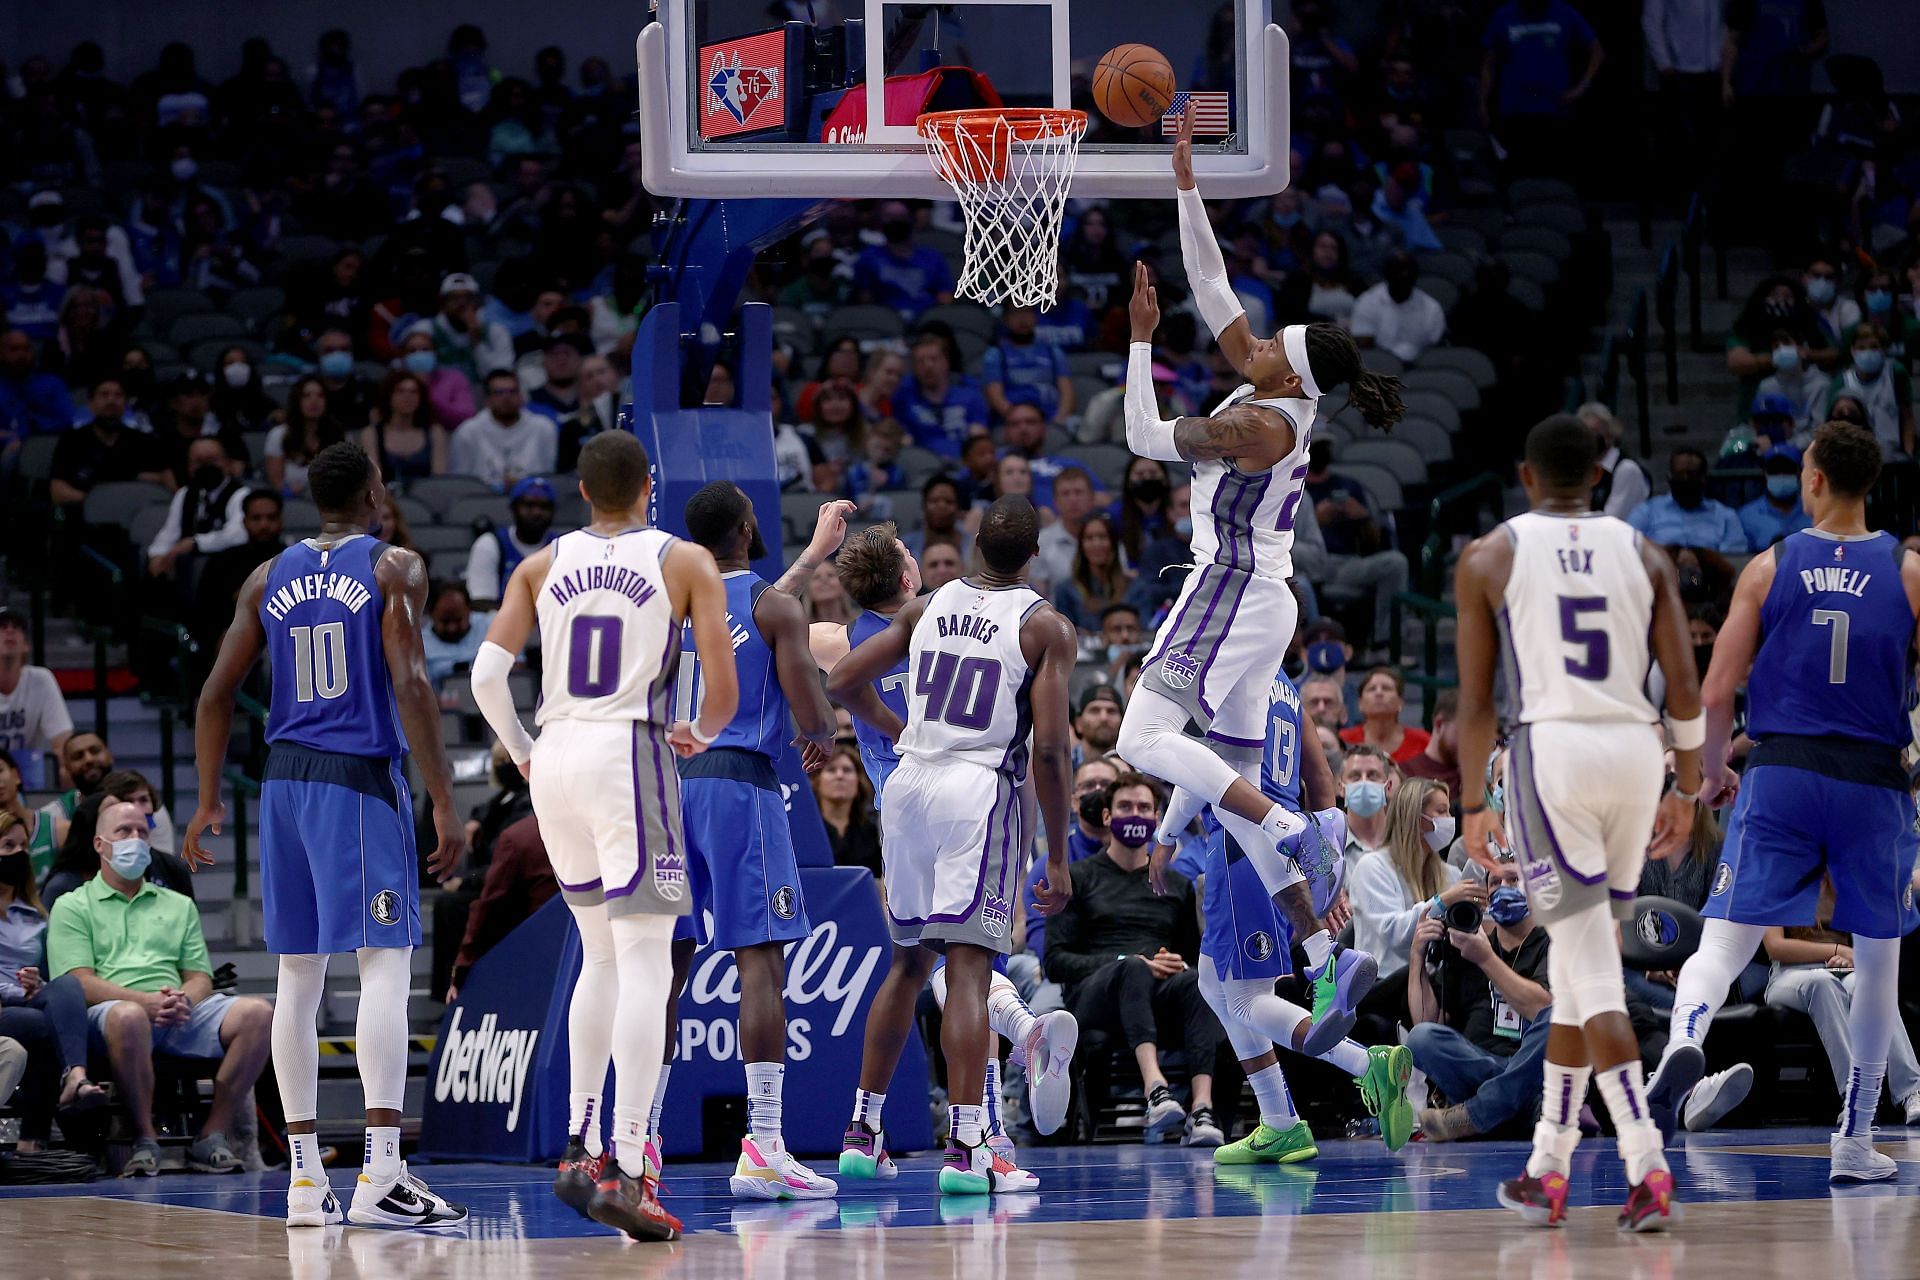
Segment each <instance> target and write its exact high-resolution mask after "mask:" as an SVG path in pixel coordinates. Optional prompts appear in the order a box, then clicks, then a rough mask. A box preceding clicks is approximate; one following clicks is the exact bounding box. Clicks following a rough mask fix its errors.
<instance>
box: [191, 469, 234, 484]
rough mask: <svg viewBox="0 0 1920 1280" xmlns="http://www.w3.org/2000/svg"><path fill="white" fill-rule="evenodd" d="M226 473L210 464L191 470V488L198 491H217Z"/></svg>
mask: <svg viewBox="0 0 1920 1280" xmlns="http://www.w3.org/2000/svg"><path fill="white" fill-rule="evenodd" d="M226 478H227V473H226V472H224V471H222V470H221V469H220V468H218V467H216V466H213V465H211V464H209V465H207V466H204V467H195V468H194V469H193V487H194V488H196V489H200V490H208V489H218V488H219V487H220V482H221V481H222V480H224V479H226Z"/></svg>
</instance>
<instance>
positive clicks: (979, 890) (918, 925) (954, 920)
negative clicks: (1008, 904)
mask: <svg viewBox="0 0 1920 1280" xmlns="http://www.w3.org/2000/svg"><path fill="white" fill-rule="evenodd" d="M995 778H996V781H995V783H994V788H993V808H991V809H988V810H987V839H986V843H985V844H983V845H982V846H981V848H980V876H979V879H977V880H975V881H974V884H973V901H972V902H970V903H968V904H967V905H966V906H965V907H963V908H961V909H960V910H959V911H958V912H956V913H954V914H953V915H948V916H927V917H925V918H920V917H917V916H896V915H895V914H893V905H892V903H888V904H886V905H887V919H889V920H891V921H893V923H895V924H897V925H899V926H900V927H901V928H903V929H924V928H925V927H926V926H928V925H930V924H959V923H960V922H961V921H963V920H965V919H966V918H967V917H968V916H970V915H972V914H973V913H974V912H976V911H978V910H979V909H980V902H981V899H983V898H984V897H985V896H986V893H987V852H988V850H990V849H991V848H992V847H993V814H994V810H995V809H998V808H999V807H1000V788H1001V787H1002V786H1003V785H1004V784H1005V783H1006V781H1007V778H1006V775H1005V774H996V775H995ZM1014 798H1015V802H1016V803H1017V802H1018V796H1017V795H1015V797H1014ZM1002 825H1005V824H1004V823H1003V824H1002ZM1003 887H1004V881H1003Z"/></svg>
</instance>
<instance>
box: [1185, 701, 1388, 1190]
mask: <svg viewBox="0 0 1920 1280" xmlns="http://www.w3.org/2000/svg"><path fill="white" fill-rule="evenodd" d="M1260 790H1261V793H1262V794H1263V795H1265V796H1266V797H1267V798H1268V799H1270V800H1273V801H1276V802H1278V803H1280V804H1284V805H1286V806H1287V807H1288V808H1290V809H1292V810H1294V811H1296V812H1298V811H1302V810H1304V811H1305V812H1307V813H1309V814H1311V815H1312V818H1311V820H1310V821H1309V822H1308V823H1307V827H1306V830H1304V831H1302V832H1301V833H1300V834H1299V835H1296V836H1293V837H1290V838H1289V839H1288V840H1286V841H1283V842H1282V844H1281V852H1282V853H1284V854H1285V855H1286V856H1288V857H1294V858H1297V857H1299V856H1301V855H1302V853H1303V850H1302V849H1301V848H1300V846H1301V845H1303V844H1305V843H1306V842H1308V841H1315V842H1324V843H1326V844H1329V845H1331V847H1332V849H1333V851H1334V853H1333V854H1332V856H1335V857H1337V856H1339V855H1338V850H1339V849H1340V848H1341V847H1342V845H1343V844H1344V843H1345V838H1346V829H1345V821H1344V819H1343V817H1342V816H1341V814H1340V811H1339V810H1338V809H1336V808H1335V807H1334V783H1333V770H1332V769H1331V768H1330V767H1329V766H1328V764H1327V758H1326V754H1325V752H1324V751H1322V750H1321V747H1320V738H1319V735H1318V734H1316V733H1314V732H1313V731H1312V726H1311V725H1307V724H1304V723H1303V722H1302V719H1301V715H1300V692H1299V690H1298V689H1296V688H1294V686H1293V682H1292V681H1290V680H1288V679H1287V677H1286V676H1285V675H1284V674H1281V675H1277V676H1275V677H1274V681H1273V686H1272V688H1271V690H1270V691H1269V694H1268V710H1267V722H1266V741H1265V744H1264V747H1263V750H1262V752H1261V762H1260ZM1179 795H1180V797H1181V802H1182V811H1175V810H1172V809H1169V811H1168V813H1167V814H1166V816H1165V817H1164V818H1163V819H1162V821H1161V823H1160V829H1159V831H1158V832H1157V833H1156V837H1155V845H1154V852H1153V858H1152V860H1151V862H1150V863H1149V864H1148V876H1149V879H1150V880H1151V882H1152V884H1153V886H1154V888H1155V890H1156V891H1158V890H1160V889H1161V887H1162V885H1163V883H1164V880H1163V876H1164V872H1165V870H1166V868H1167V866H1168V865H1169V864H1170V863H1171V862H1172V860H1173V855H1174V837H1175V836H1176V835H1177V834H1178V833H1179V831H1181V830H1182V829H1184V828H1185V826H1186V824H1187V822H1188V821H1190V820H1191V819H1192V816H1193V811H1194V810H1195V809H1198V808H1200V807H1201V806H1200V805H1199V804H1198V802H1197V801H1196V800H1195V799H1194V798H1193V797H1192V796H1191V794H1190V793H1188V792H1184V791H1182V792H1180V793H1179ZM1203 821H1204V822H1205V824H1206V828H1207V839H1206V852H1205V862H1204V868H1205V870H1204V886H1205V888H1204V892H1203V895H1202V899H1201V912H1202V915H1203V917H1204V929H1203V932H1202V934H1201V942H1200V993H1201V995H1203V996H1204V997H1206V1000H1207V1003H1208V1004H1209V1005H1210V1006H1211V1007H1212V1008H1213V1011H1214V1013H1215V1014H1216V1015H1217V1016H1218V1017H1219V1019H1220V1024H1221V1026H1222V1027H1223V1028H1225V1030H1226V1032H1227V1039H1228V1040H1229V1041H1230V1042H1231V1043H1232V1044H1233V1048H1234V1053H1235V1054H1236V1055H1237V1056H1238V1057H1239V1059H1240V1063H1241V1066H1242V1067H1243V1068H1244V1069H1245V1070H1246V1073H1247V1082H1248V1083H1249V1084H1251V1085H1252V1086H1253V1091H1254V1096H1255V1097H1256V1098H1257V1099H1258V1100H1259V1103H1260V1123H1259V1124H1258V1125H1257V1126H1256V1127H1255V1128H1254V1129H1253V1131H1252V1132H1250V1133H1248V1134H1247V1136H1246V1137H1244V1138H1242V1139H1240V1140H1239V1141H1238V1142H1234V1143H1230V1144H1228V1145H1226V1146H1223V1147H1220V1148H1219V1149H1217V1150H1216V1151H1215V1152H1214V1160H1215V1161H1216V1162H1217V1163H1219V1164H1227V1165H1234V1164H1258V1163H1275V1164H1293V1163H1296V1162H1298V1161H1301V1160H1311V1159H1312V1158H1313V1157H1314V1156H1315V1155H1317V1154H1318V1151H1317V1149H1316V1148H1315V1147H1314V1145H1313V1134H1312V1132H1311V1131H1310V1130H1309V1129H1308V1128H1307V1124H1306V1121H1304V1120H1302V1119H1301V1118H1300V1115H1299V1113H1298V1112H1297V1111H1295V1110H1294V1107H1293V1099H1292V1096H1291V1095H1290V1094H1289V1093H1288V1091H1287V1081H1286V1077H1285V1076H1284V1075H1283V1074H1282V1073H1281V1070H1280V1063H1279V1059H1278V1057H1277V1056H1276V1054H1275V1052H1274V1050H1275V1046H1277V1045H1284V1046H1286V1047H1287V1048H1289V1049H1292V1050H1293V1051H1295V1052H1296V1053H1300V1054H1304V1055H1306V1056H1308V1057H1318V1058H1321V1059H1322V1060H1324V1061H1327V1062H1330V1063H1332V1064H1333V1065H1334V1066H1336V1067H1339V1068H1340V1069H1341V1070H1343V1071H1345V1072H1346V1073H1347V1074H1348V1075H1350V1076H1352V1077H1353V1079H1354V1083H1355V1084H1356V1085H1358V1086H1359V1088H1360V1096H1361V1100H1362V1101H1363V1102H1364V1103H1365V1105H1366V1108H1367V1111H1368V1112H1369V1114H1371V1115H1374V1116H1377V1117H1379V1120H1380V1130H1381V1136H1382V1137H1383V1138H1385V1139H1386V1143H1387V1149H1388V1150H1389V1151H1398V1150H1399V1149H1400V1148H1401V1147H1402V1146H1404V1145H1405V1144H1406V1142H1407V1140H1408V1138H1409V1137H1411V1135H1412V1132H1413V1108H1412V1107H1411V1106H1410V1105H1409V1104H1408V1102H1407V1094H1406V1087H1407V1080H1408V1078H1409V1077H1410V1076H1411V1074H1412V1071H1413V1059H1412V1056H1411V1055H1410V1054H1409V1053H1408V1052H1407V1050H1406V1048H1405V1047H1404V1046H1402V1045H1390V1046H1389V1045H1380V1046H1376V1047H1374V1048H1371V1049H1368V1048H1364V1047H1362V1046H1361V1045H1358V1044H1356V1043H1354V1042H1353V1041H1351V1040H1348V1039H1346V1038H1345V1037H1346V1034H1347V1032H1348V1031H1349V1030H1351V1029H1352V1027H1353V1024H1354V1015H1353V1013H1352V1012H1351V1011H1344V1012H1343V1011H1341V1010H1339V1009H1337V1008H1328V1009H1321V1010H1318V1011H1317V1012H1315V1013H1309V1012H1308V1011H1307V1010H1306V1009H1303V1008H1301V1007H1300V1006H1299V1005H1297V1004H1294V1003H1292V1002H1291V1001H1288V1000H1284V999H1282V998H1281V997H1280V996H1279V995H1278V994H1276V993H1275V991H1274V983H1275V982H1276V981H1278V980H1279V979H1281V978H1286V977H1291V976H1292V974H1293V944H1294V942H1295V940H1296V939H1301V938H1304V937H1306V936H1309V935H1311V934H1313V933H1316V932H1318V931H1319V930H1321V929H1322V928H1323V927H1324V926H1323V924H1322V922H1321V921H1319V920H1316V919H1315V918H1314V916H1313V909H1312V902H1311V895H1310V893H1309V891H1308V888H1307V886H1306V884H1305V882H1299V883H1295V884H1293V885H1290V886H1288V887H1287V888H1286V889H1284V890H1282V891H1281V892H1280V893H1279V894H1278V895H1275V894H1273V893H1270V892H1269V891H1268V890H1267V887H1266V883H1265V882H1264V881H1263V880H1262V879H1261V878H1260V872H1259V870H1258V868H1257V867H1256V866H1255V865H1254V862H1253V860H1252V859H1250V858H1249V857H1248V856H1247V853H1246V850H1245V849H1244V848H1242V847H1241V845H1240V842H1239V841H1238V840H1236V839H1234V838H1233V837H1232V836H1230V835H1229V834H1228V833H1227V831H1226V830H1225V829H1224V828H1223V827H1221V825H1220V824H1219V823H1218V822H1217V821H1215V820H1214V819H1213V818H1212V816H1211V814H1208V815H1206V816H1205V817H1204V819H1203ZM1322 852H1323V851H1321V850H1317V849H1316V850H1313V851H1311V852H1310V853H1309V854H1308V856H1309V857H1318V856H1320V855H1321V853H1322ZM1356 954H1358V953H1356ZM1365 958H1366V959H1367V960H1368V962H1371V957H1365Z"/></svg>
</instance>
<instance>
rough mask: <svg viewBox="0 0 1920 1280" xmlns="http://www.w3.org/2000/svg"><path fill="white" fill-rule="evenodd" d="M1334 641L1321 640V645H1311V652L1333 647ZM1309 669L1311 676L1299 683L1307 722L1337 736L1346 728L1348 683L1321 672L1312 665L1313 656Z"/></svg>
mask: <svg viewBox="0 0 1920 1280" xmlns="http://www.w3.org/2000/svg"><path fill="white" fill-rule="evenodd" d="M1334 643H1335V642H1334V641H1331V640H1322V641H1320V642H1319V645H1318V646H1315V645H1309V646H1308V650H1309V652H1310V653H1311V651H1312V650H1313V649H1314V648H1316V647H1319V648H1324V647H1325V646H1327V645H1330V644H1334ZM1307 670H1308V671H1309V672H1310V673H1311V674H1309V675H1308V676H1307V678H1306V679H1304V680H1302V681H1301V682H1300V709H1301V710H1302V711H1305V712H1306V713H1307V719H1309V720H1311V721H1313V723H1315V724H1316V725H1320V726H1321V727H1323V728H1327V729H1331V730H1333V732H1334V734H1335V735H1336V736H1337V735H1338V734H1339V732H1340V730H1342V729H1344V728H1346V727H1347V703H1346V687H1345V683H1344V682H1343V681H1342V680H1340V679H1339V678H1338V677H1337V676H1332V675H1328V674H1325V673H1323V672H1320V671H1318V670H1317V669H1316V668H1315V667H1314V665H1313V657H1311V656H1310V657H1309V658H1308V659H1307Z"/></svg>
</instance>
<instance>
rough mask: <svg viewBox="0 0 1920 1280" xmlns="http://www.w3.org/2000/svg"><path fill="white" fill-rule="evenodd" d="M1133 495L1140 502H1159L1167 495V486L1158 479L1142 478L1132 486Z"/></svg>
mask: <svg viewBox="0 0 1920 1280" xmlns="http://www.w3.org/2000/svg"><path fill="white" fill-rule="evenodd" d="M1133 496H1134V497H1135V498H1136V499H1138V500H1139V501H1141V502H1147V503H1153V502H1159V501H1161V500H1162V499H1164V498H1165V497H1166V496H1167V486H1166V484H1165V483H1164V482H1163V481H1159V480H1142V481H1140V482H1139V483H1138V484H1136V485H1134V486H1133Z"/></svg>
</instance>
